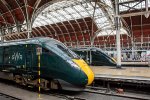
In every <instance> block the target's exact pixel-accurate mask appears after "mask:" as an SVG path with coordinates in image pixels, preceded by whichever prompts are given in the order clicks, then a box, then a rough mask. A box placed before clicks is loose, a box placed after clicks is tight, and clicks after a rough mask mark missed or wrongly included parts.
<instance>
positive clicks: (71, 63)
mask: <svg viewBox="0 0 150 100" xmlns="http://www.w3.org/2000/svg"><path fill="white" fill-rule="evenodd" d="M67 62H68V63H69V64H70V65H71V66H73V67H75V68H78V69H80V67H79V66H78V65H77V64H75V63H74V62H73V61H71V60H67Z"/></svg>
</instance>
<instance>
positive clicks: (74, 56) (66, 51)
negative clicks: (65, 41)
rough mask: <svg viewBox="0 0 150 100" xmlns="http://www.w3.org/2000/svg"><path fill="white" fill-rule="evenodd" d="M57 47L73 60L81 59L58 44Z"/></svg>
mask: <svg viewBox="0 0 150 100" xmlns="http://www.w3.org/2000/svg"><path fill="white" fill-rule="evenodd" d="M56 46H57V47H58V48H59V49H60V50H61V51H62V52H64V53H65V54H67V55H68V56H69V57H71V58H73V59H79V57H78V56H77V55H76V54H75V53H74V52H73V51H71V50H70V49H68V48H67V47H64V46H61V45H59V44H56Z"/></svg>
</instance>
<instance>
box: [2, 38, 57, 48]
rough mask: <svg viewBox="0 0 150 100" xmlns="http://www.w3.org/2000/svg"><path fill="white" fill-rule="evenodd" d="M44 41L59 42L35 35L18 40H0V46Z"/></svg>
mask: <svg viewBox="0 0 150 100" xmlns="http://www.w3.org/2000/svg"><path fill="white" fill-rule="evenodd" d="M46 41H51V42H53V43H58V42H59V41H57V40H55V39H52V38H49V37H35V38H29V39H19V40H12V41H5V42H1V43H0V46H10V45H19V44H42V43H43V42H46Z"/></svg>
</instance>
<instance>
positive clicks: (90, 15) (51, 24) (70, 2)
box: [0, 0, 150, 46]
mask: <svg viewBox="0 0 150 100" xmlns="http://www.w3.org/2000/svg"><path fill="white" fill-rule="evenodd" d="M114 1H115V0H0V26H1V28H0V29H1V33H3V35H5V36H6V37H5V39H6V40H12V39H20V38H27V32H28V31H30V32H31V36H32V37H38V36H49V37H52V38H55V39H57V40H60V41H62V42H64V43H65V44H67V45H68V46H73V45H84V46H85V45H90V44H91V41H92V38H93V37H94V35H95V33H98V34H99V35H98V36H99V37H96V39H95V41H94V45H104V44H105V43H106V45H109V44H112V45H114V44H115V31H114V29H115V20H114V17H115V13H114V8H115V2H114ZM145 1H146V0H119V2H118V4H119V11H120V12H119V13H120V16H121V27H122V30H123V31H122V35H121V38H122V42H123V43H125V44H127V42H129V41H131V39H130V37H129V36H131V37H134V36H137V37H140V36H141V35H142V36H145V37H147V36H149V31H150V30H149V23H150V17H147V18H146V17H145V15H144V14H145V13H146V3H145ZM148 1H149V0H148ZM147 6H148V9H149V6H150V2H148V3H147ZM144 12H145V13H144ZM138 13H140V14H138ZM147 13H148V12H147ZM147 15H148V14H147ZM147 15H146V16H147ZM27 23H31V24H30V25H27ZM29 27H31V29H30V30H28V29H29ZM27 30H28V31H27ZM18 33H19V34H18ZM125 33H127V34H125ZM147 41H148V42H149V40H147Z"/></svg>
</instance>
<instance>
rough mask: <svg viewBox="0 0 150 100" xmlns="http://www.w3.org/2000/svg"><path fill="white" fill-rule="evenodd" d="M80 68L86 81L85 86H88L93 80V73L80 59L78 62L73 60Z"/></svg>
mask: <svg viewBox="0 0 150 100" xmlns="http://www.w3.org/2000/svg"><path fill="white" fill-rule="evenodd" d="M73 61H74V62H75V63H76V64H77V65H78V66H79V67H80V68H81V70H82V71H83V72H84V73H85V74H86V76H87V78H88V81H87V85H90V84H91V83H92V82H93V80H94V73H93V71H92V70H91V68H90V67H89V66H88V65H87V64H86V62H85V61H84V60H82V59H80V60H76V59H74V60H73Z"/></svg>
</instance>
